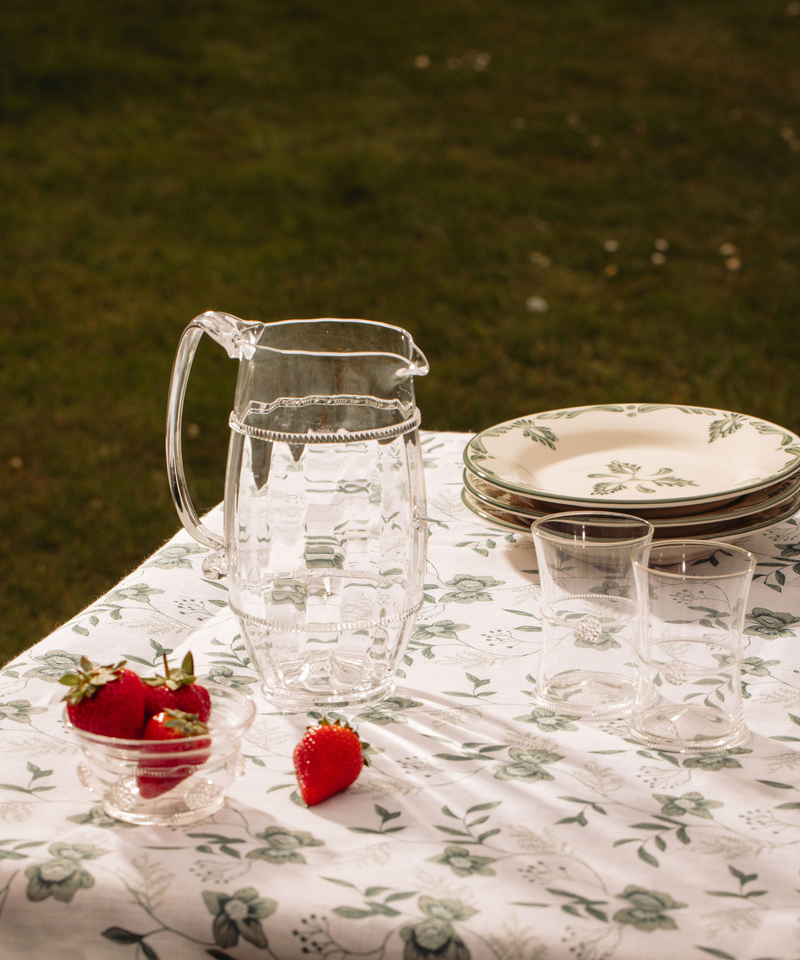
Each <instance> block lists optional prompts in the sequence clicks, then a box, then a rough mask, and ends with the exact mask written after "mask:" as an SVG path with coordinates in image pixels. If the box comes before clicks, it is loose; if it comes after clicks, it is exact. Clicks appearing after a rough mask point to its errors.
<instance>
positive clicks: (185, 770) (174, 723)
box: [136, 709, 211, 800]
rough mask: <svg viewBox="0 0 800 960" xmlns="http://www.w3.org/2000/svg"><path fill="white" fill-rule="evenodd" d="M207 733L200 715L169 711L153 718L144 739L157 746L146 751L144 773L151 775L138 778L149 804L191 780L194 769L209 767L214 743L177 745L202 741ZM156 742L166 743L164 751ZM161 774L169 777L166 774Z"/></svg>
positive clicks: (140, 790) (206, 741)
mask: <svg viewBox="0 0 800 960" xmlns="http://www.w3.org/2000/svg"><path fill="white" fill-rule="evenodd" d="M205 733H208V727H207V726H206V725H205V724H204V723H202V722H201V721H200V720H199V719H198V717H197V714H196V713H186V712H185V711H184V710H169V709H167V710H162V711H161V712H160V713H157V714H156V715H155V716H153V717H151V718H150V719H149V720H148V721H147V726H146V727H145V730H144V739H145V740H146V741H153V743H152V745H150V746H148V747H147V748H145V749H146V754H145V756H144V757H143V759H142V761H141V762H140V764H139V769H140V771H144V770H147V771H148V773H139V774H137V777H136V783H137V786H138V787H139V794H140V796H142V797H143V798H144V799H145V800H152V799H153V797H160V796H161V794H162V793H166V792H167V791H168V790H171V789H172V788H173V787H176V786H177V785H178V784H179V783H180V782H181V781H182V780H185V779H186V778H187V777H190V776H191V775H192V774H193V773H194V770H193V769H192V768H193V767H199V766H200V765H201V764H203V763H205V762H206V760H208V758H209V755H210V754H209V753H208V752H207V751H208V750H209V748H210V747H211V740H208V739H204V740H191V741H187V743H185V744H176V743H175V741H176V740H186V739H187V737H202V736H203V734H205ZM156 741H163V747H159V745H158V743H157V742H156ZM184 751H187V752H188V753H184ZM159 753H164V754H166V756H164V758H163V759H157V756H156V757H154V754H155V755H158V754H159ZM161 770H165V771H169V773H162V772H160V771H161ZM155 771H159V772H158V773H156V772H155Z"/></svg>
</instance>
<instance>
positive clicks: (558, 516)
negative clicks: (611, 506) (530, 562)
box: [531, 510, 655, 550]
mask: <svg viewBox="0 0 800 960" xmlns="http://www.w3.org/2000/svg"><path fill="white" fill-rule="evenodd" d="M564 521H566V522H570V523H574V524H575V526H576V527H578V526H579V525H580V524H581V523H584V524H587V525H591V524H596V525H597V526H598V527H602V526H604V525H605V526H609V527H610V526H614V524H615V523H617V522H618V521H622V522H621V523H620V524H619V526H620V527H624V526H625V523H626V522H630V526H631V527H633V526H636V527H639V528H640V529H642V530H643V531H644V532H642V533H639V534H637V535H635V536H631V537H609V538H603V537H598V538H596V539H594V538H592V539H586V540H585V542H586V543H587V545H589V544H592V545H601V546H605V545H612V544H622V543H631V544H634V543H639V542H641V544H642V547H646V546H647V545H648V544H649V542H650V540H651V539H652V537H653V534H654V532H655V527H654V526H653V524H652V523H649V522H648V521H647V520H643V519H642V518H641V517H637V516H635V515H634V514H632V513H614V512H612V511H610V510H608V511H604V510H568V511H565V512H564V513H553V514H548V515H547V516H544V517H539V518H538V520H535V521H534V522H533V523H532V524H531V533H532V534H533V536H534V537H537V536H538V537H542V538H543V539H547V540H549V541H550V542H552V543H563V542H565V541H570V542H572V543H576V542H580V541H581V540H582V539H584V538H578V537H571V538H570V537H569V536H558V534H557V533H556V532H555V531H551V530H547V529H545V528H546V525H547V524H548V523H559V522H564ZM636 549H637V550H638V549H640V548H638V547H637V548H636Z"/></svg>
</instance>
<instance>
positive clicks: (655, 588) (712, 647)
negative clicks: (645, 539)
mask: <svg viewBox="0 0 800 960" xmlns="http://www.w3.org/2000/svg"><path fill="white" fill-rule="evenodd" d="M755 563H756V561H755V558H754V557H753V555H752V554H751V553H749V552H748V551H747V550H742V549H741V548H740V547H734V546H730V545H729V544H727V543H719V542H716V541H704V540H665V541H661V542H659V543H654V544H652V545H651V546H649V547H645V548H643V549H641V550H638V551H637V553H636V555H635V556H634V558H633V566H634V571H635V575H636V585H637V596H638V608H639V630H640V636H639V664H640V667H639V686H638V690H637V696H636V703H635V705H634V708H633V712H632V714H631V718H630V721H629V727H630V733H631V736H632V737H634V738H635V739H636V740H638V741H640V742H641V743H643V744H645V745H646V746H648V747H651V748H653V749H656V750H667V751H674V752H678V753H686V752H690V751H691V752H698V751H719V750H723V749H727V748H729V747H733V746H738V745H740V744H742V743H745V742H746V741H747V739H748V738H749V733H748V731H747V728H746V727H745V723H744V715H743V709H742V684H741V665H742V626H743V621H744V614H745V610H746V603H747V594H748V591H749V589H750V582H751V579H752V574H753V569H754V568H755Z"/></svg>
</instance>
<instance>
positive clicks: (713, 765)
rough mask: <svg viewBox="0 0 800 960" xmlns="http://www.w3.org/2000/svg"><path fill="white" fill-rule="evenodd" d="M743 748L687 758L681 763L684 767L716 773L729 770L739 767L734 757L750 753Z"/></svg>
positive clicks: (733, 748)
mask: <svg viewBox="0 0 800 960" xmlns="http://www.w3.org/2000/svg"><path fill="white" fill-rule="evenodd" d="M752 752H753V751H752V750H749V749H747V748H745V747H731V749H730V750H723V751H721V752H720V753H709V754H707V755H706V756H699V757H688V758H687V759H686V760H684V761H683V765H684V767H689V768H692V767H697V768H698V769H700V770H709V771H715V772H716V771H718V770H730V769H733V768H735V767H741V763H739V761H738V760H736V759H734V755H736V754H743V753H752Z"/></svg>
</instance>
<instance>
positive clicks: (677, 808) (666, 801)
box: [653, 791, 722, 820]
mask: <svg viewBox="0 0 800 960" xmlns="http://www.w3.org/2000/svg"><path fill="white" fill-rule="evenodd" d="M653 797H654V798H655V799H656V800H657V801H658V802H659V803H660V804H662V807H661V812H662V813H663V814H664V815H665V816H667V817H682V816H684V815H685V814H687V813H688V814H691V815H692V816H693V817H702V818H703V819H704V820H711V819H713V817H712V814H711V812H710V811H711V810H714V809H717V808H718V807H721V806H722V803H720V801H719V800H706V798H705V797H704V796H703V795H702V794H701V793H697V792H696V791H692V792H691V793H684V794H683V795H682V796H680V797H671V796H668V795H666V794H663V793H654V794H653Z"/></svg>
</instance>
